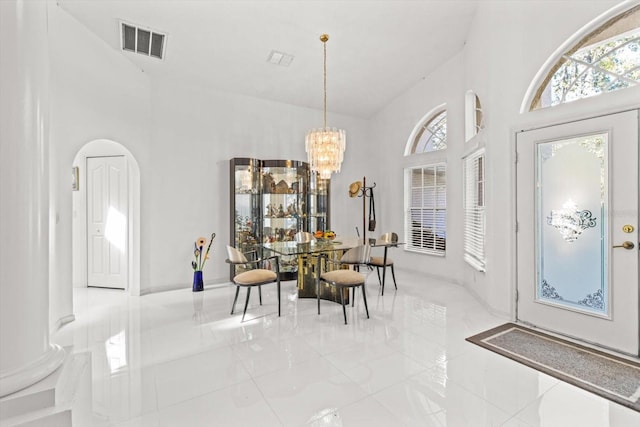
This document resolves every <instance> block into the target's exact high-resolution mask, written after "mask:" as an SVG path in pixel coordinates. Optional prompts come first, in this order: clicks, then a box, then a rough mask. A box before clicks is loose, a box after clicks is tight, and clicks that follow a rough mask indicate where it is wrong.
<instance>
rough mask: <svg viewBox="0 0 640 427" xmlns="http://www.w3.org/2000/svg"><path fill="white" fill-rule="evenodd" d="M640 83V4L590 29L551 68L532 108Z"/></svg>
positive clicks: (532, 103)
mask: <svg viewBox="0 0 640 427" xmlns="http://www.w3.org/2000/svg"><path fill="white" fill-rule="evenodd" d="M638 83H640V6H636V7H634V8H632V9H630V10H627V11H626V12H624V13H622V14H619V15H618V16H615V17H613V18H611V19H609V20H608V21H607V22H605V23H604V24H603V25H601V26H600V27H598V28H596V29H595V30H593V31H591V32H590V33H589V34H587V35H586V36H585V37H583V38H582V39H581V40H580V41H579V42H578V43H577V44H575V45H574V46H573V47H572V48H570V49H569V50H567V51H566V52H565V53H564V54H563V55H562V57H561V58H560V60H559V61H558V62H557V63H556V64H555V65H554V66H553V67H551V69H550V71H549V73H548V74H547V76H546V78H545V79H544V80H543V82H542V85H541V86H540V87H539V88H538V91H537V92H536V94H535V96H534V98H533V99H532V102H531V105H530V108H529V109H530V110H535V109H538V108H544V107H550V106H553V105H558V104H563V103H565V102H571V101H575V100H577V99H582V98H588V97H590V96H594V95H599V94H601V93H605V92H610V91H614V90H617V89H624V88H628V87H631V86H635V85H637V84H638Z"/></svg>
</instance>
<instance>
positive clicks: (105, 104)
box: [48, 2, 151, 328]
mask: <svg viewBox="0 0 640 427" xmlns="http://www.w3.org/2000/svg"><path fill="white" fill-rule="evenodd" d="M48 25H49V41H50V62H51V127H50V128H51V131H50V141H51V150H50V168H51V173H50V177H51V181H50V187H51V199H50V200H51V218H52V221H51V224H52V227H53V229H52V231H51V235H52V242H51V253H50V257H51V269H50V270H51V274H50V278H49V281H50V284H49V287H50V307H51V308H50V322H49V323H50V326H51V327H52V328H55V327H56V326H59V325H60V324H61V323H64V322H65V321H67V320H69V317H70V316H72V312H73V307H72V286H74V285H75V286H86V275H84V274H83V273H82V272H83V271H85V270H86V268H84V269H83V267H84V266H83V265H81V264H80V263H79V260H82V259H84V258H83V256H82V253H83V252H84V251H85V247H86V244H85V243H84V241H82V239H81V237H80V236H78V235H75V236H72V228H73V224H74V222H75V221H79V220H81V219H79V218H78V213H77V212H72V191H71V166H72V164H73V160H74V157H75V156H76V154H77V153H78V151H79V150H80V149H81V148H82V147H83V146H84V145H85V144H87V143H89V142H90V141H93V140H96V139H102V138H108V139H111V140H113V141H117V142H119V143H121V144H122V145H124V146H126V147H127V148H128V149H129V150H130V151H131V152H132V153H133V155H134V156H135V157H136V159H137V160H138V161H139V162H140V163H141V164H143V165H144V166H145V167H146V168H147V169H148V168H149V167H148V161H149V160H148V159H149V154H148V153H149V123H150V116H151V114H150V108H149V105H150V82H149V80H148V78H147V77H146V75H144V74H142V73H141V72H140V70H138V69H136V68H135V67H134V66H133V65H132V64H131V63H130V62H129V61H127V60H126V59H124V58H123V56H122V55H121V54H120V53H119V52H117V51H114V50H112V49H110V48H109V47H107V45H106V44H105V43H104V42H103V41H102V40H101V39H99V38H98V37H97V36H95V35H93V34H92V33H90V32H89V31H87V30H86V28H85V27H83V26H82V25H81V24H79V23H78V22H77V21H76V20H75V19H74V18H72V17H71V16H70V15H69V14H68V13H67V12H65V11H64V10H63V9H61V8H60V7H59V6H57V5H56V4H55V2H50V3H49V17H48ZM84 184H85V183H84V182H82V181H81V182H80V185H81V186H84ZM143 197H144V196H143ZM74 239H75V240H74ZM72 242H73V247H74V249H75V253H72Z"/></svg>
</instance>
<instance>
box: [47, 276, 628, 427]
mask: <svg viewBox="0 0 640 427" xmlns="http://www.w3.org/2000/svg"><path fill="white" fill-rule="evenodd" d="M397 278H398V290H397V291H395V290H394V289H393V287H392V286H391V287H389V286H387V288H386V289H385V295H384V296H381V295H380V293H379V286H378V283H377V279H376V277H375V275H370V276H369V277H368V281H367V299H368V302H369V313H370V318H369V319H367V318H366V313H365V311H364V306H363V304H362V299H361V297H360V294H358V295H356V301H355V306H354V307H351V306H350V307H348V308H347V319H348V322H349V324H348V325H344V320H343V315H342V308H341V306H340V305H339V304H334V303H331V302H328V301H322V306H321V314H320V315H318V314H317V305H316V300H314V299H298V298H297V292H296V287H295V283H294V282H284V283H283V289H282V317H280V318H279V317H278V316H277V303H276V301H277V297H276V291H275V286H265V287H264V289H263V305H262V306H260V305H259V304H258V299H257V295H255V298H253V297H254V296H253V295H252V300H251V303H250V306H249V308H248V311H247V316H246V319H245V322H242V323H241V322H240V318H241V316H242V312H241V311H240V314H234V315H233V316H232V315H229V312H230V308H231V303H232V301H233V295H234V288H232V287H231V286H217V287H211V288H207V289H205V291H204V292H199V293H193V292H191V290H190V289H183V290H178V291H170V292H163V293H157V294H152V295H146V296H143V297H129V296H127V295H126V293H125V292H123V291H117V290H107V289H76V291H75V293H74V311H75V314H76V320H75V321H74V322H72V323H70V324H68V325H65V326H64V327H63V328H62V329H61V330H59V331H58V332H57V333H56V334H55V335H54V337H53V338H52V341H53V342H55V343H58V344H61V345H63V346H66V347H70V348H72V349H73V351H77V352H81V351H89V352H90V353H91V356H92V383H93V389H92V393H93V396H92V398H93V413H94V417H93V418H94V424H93V425H94V426H95V427H107V426H114V427H168V426H186V427H189V426H291V427H303V426H313V427H320V426H336V427H347V426H367V427H369V426H394V427H395V426H434V427H435V426H437V427H458V426H460V427H467V426H472V427H473V426H503V427H555V426H558V427H560V426H562V427H566V426H581V427H582V426H586V427H589V426H598V427H607V426H610V427H618V426H621V427H626V426H637V425H640V414H639V413H637V412H635V411H632V410H630V409H628V408H625V407H622V406H620V405H618V404H615V403H612V402H610V401H608V400H605V399H602V398H600V397H598V396H596V395H593V394H591V393H588V392H586V391H584V390H581V389H578V388H576V387H573V386H571V385H568V384H566V383H563V382H561V381H558V380H556V379H554V378H552V377H550V376H547V375H545V374H542V373H540V372H538V371H535V370H533V369H530V368H528V367H526V366H523V365H520V364H518V363H516V362H513V361H511V360H509V359H506V358H504V357H502V356H499V355H497V354H495V353H492V352H490V351H488V350H484V349H482V348H479V347H477V346H475V345H473V344H470V343H468V342H466V341H465V338H466V337H468V336H471V335H474V334H476V333H478V332H481V331H483V330H486V329H489V328H491V327H494V326H497V325H499V324H502V323H504V322H505V321H507V320H508V319H504V318H499V317H496V316H494V315H492V314H490V313H489V312H487V310H485V309H484V308H483V305H482V304H480V303H479V302H478V301H477V300H476V299H475V298H474V297H473V296H472V295H471V294H470V293H469V292H467V291H466V290H465V289H464V288H462V287H460V286H457V285H452V284H449V283H444V282H439V281H435V280H433V279H428V278H424V277H419V276H412V275H411V274H410V273H409V272H404V271H402V270H399V271H397Z"/></svg>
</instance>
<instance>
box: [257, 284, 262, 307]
mask: <svg viewBox="0 0 640 427" xmlns="http://www.w3.org/2000/svg"><path fill="white" fill-rule="evenodd" d="M258 297H259V299H260V305H262V285H260V286H258Z"/></svg>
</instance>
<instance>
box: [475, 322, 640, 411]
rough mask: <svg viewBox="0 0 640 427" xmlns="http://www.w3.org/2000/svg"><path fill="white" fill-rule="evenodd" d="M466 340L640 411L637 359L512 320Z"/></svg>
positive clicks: (639, 371) (639, 372)
mask: <svg viewBox="0 0 640 427" xmlns="http://www.w3.org/2000/svg"><path fill="white" fill-rule="evenodd" d="M467 341H469V342H471V343H473V344H476V345H479V346H480V347H484V348H486V349H488V350H491V351H493V352H496V353H498V354H501V355H502V356H505V357H508V358H509V359H512V360H515V361H516V362H520V363H522V364H523V365H527V366H529V367H530V368H533V369H536V370H538V371H540V372H544V373H545V374H548V375H551V376H552V377H555V378H557V379H559V380H562V381H565V382H567V383H569V384H573V385H575V386H576V387H580V388H582V389H585V390H587V391H590V392H591V393H595V394H597V395H598V396H602V397H604V398H606V399H609V400H611V401H613V402H616V403H619V404H620V405H623V406H626V407H628V408H631V409H634V410H636V411H638V412H640V363H637V362H634V361H632V360H627V359H624V358H622V357H618V356H615V355H612V354H608V353H605V352H603V351H598V350H594V349H592V348H589V347H586V346H582V345H579V344H575V343H573V342H570V341H567V340H563V339H561V338H557V337H554V336H551V335H547V334H545V333H542V332H539V331H536V330H532V329H528V328H525V327H522V326H520V325H516V324H514V323H505V324H504V325H502V326H498V327H496V328H493V329H489V330H488V331H485V332H481V333H479V334H477V335H474V336H472V337H469V338H467Z"/></svg>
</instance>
